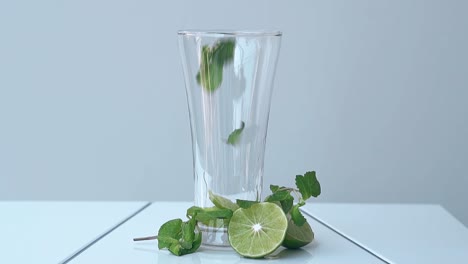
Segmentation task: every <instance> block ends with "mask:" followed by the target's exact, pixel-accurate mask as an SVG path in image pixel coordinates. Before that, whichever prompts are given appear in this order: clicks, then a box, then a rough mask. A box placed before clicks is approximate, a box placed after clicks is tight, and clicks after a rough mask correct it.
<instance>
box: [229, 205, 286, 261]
mask: <svg viewBox="0 0 468 264" xmlns="http://www.w3.org/2000/svg"><path fill="white" fill-rule="evenodd" d="M287 228H288V219H287V217H286V215H285V214H284V212H283V209H281V207H279V206H278V205H276V204H273V203H268V202H266V203H257V204H254V205H252V206H251V207H249V208H248V209H243V208H240V209H238V210H236V211H235V212H234V214H233V215H232V218H231V222H230V223H229V227H228V235H229V242H230V243H231V246H232V248H234V250H235V251H237V253H239V254H240V255H242V256H244V257H249V258H261V257H264V256H266V255H268V254H270V253H272V252H273V251H275V250H276V249H277V248H278V247H279V246H280V245H281V243H282V242H283V239H284V237H285V235H286V230H287Z"/></svg>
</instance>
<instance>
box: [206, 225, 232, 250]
mask: <svg viewBox="0 0 468 264" xmlns="http://www.w3.org/2000/svg"><path fill="white" fill-rule="evenodd" d="M198 227H199V228H200V232H201V233H202V245H203V246H208V247H230V246H231V244H230V243H229V237H228V232H227V228H226V227H224V226H222V227H213V226H207V225H204V224H201V223H199V224H198Z"/></svg>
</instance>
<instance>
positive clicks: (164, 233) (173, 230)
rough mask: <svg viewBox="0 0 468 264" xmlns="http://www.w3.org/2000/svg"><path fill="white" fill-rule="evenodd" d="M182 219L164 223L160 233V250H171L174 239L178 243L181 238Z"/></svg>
mask: <svg viewBox="0 0 468 264" xmlns="http://www.w3.org/2000/svg"><path fill="white" fill-rule="evenodd" d="M181 231H182V219H173V220H170V221H167V222H166V223H164V224H163V225H162V226H161V227H160V228H159V231H158V248H159V249H162V248H169V247H170V246H171V242H169V241H172V240H173V239H174V240H176V241H178V240H179V239H180V237H181Z"/></svg>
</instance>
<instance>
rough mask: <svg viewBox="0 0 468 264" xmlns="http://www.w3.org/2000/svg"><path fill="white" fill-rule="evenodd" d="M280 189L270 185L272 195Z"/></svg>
mask: <svg viewBox="0 0 468 264" xmlns="http://www.w3.org/2000/svg"><path fill="white" fill-rule="evenodd" d="M279 188H280V187H279V186H278V185H273V184H270V190H271V192H272V193H275V192H277V191H278V189H279Z"/></svg>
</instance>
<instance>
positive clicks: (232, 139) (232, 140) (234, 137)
mask: <svg viewBox="0 0 468 264" xmlns="http://www.w3.org/2000/svg"><path fill="white" fill-rule="evenodd" d="M244 127H245V123H244V121H242V122H241V126H240V128H238V129H236V130H234V131H232V132H231V134H230V135H229V137H228V140H227V143H228V144H230V145H235V144H237V142H238V141H239V139H240V135H241V133H242V131H243V130H244Z"/></svg>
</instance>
